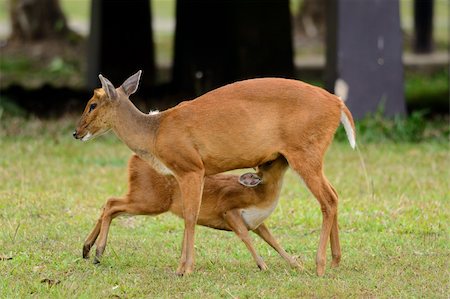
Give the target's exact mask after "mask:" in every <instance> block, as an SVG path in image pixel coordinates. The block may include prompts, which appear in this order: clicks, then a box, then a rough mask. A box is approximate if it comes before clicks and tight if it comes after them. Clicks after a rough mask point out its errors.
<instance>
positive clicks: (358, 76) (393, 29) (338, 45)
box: [326, 0, 406, 118]
mask: <svg viewBox="0 0 450 299" xmlns="http://www.w3.org/2000/svg"><path fill="white" fill-rule="evenodd" d="M327 6H328V7H329V9H327V30H328V31H327V66H326V86H327V89H328V90H330V91H332V92H334V91H335V90H334V88H335V85H336V82H339V83H340V84H339V85H340V86H341V87H344V88H340V90H336V93H337V94H338V95H341V96H345V95H344V94H339V93H342V90H345V89H346V90H347V91H348V92H347V98H346V104H347V105H348V106H349V108H350V110H351V111H352V113H353V115H354V117H355V118H362V117H364V116H366V115H367V114H368V113H373V112H375V111H377V109H378V108H379V107H380V105H381V106H382V107H383V109H384V113H385V115H387V116H393V115H397V114H404V113H405V112H406V107H405V101H404V92H403V63H402V33H401V29H400V12H399V3H398V1H396V0H364V1H354V0H328V5H327Z"/></svg>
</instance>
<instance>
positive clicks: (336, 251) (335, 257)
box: [330, 184, 341, 268]
mask: <svg viewBox="0 0 450 299" xmlns="http://www.w3.org/2000/svg"><path fill="white" fill-rule="evenodd" d="M330 187H331V190H332V191H333V193H334V194H335V195H336V198H338V194H337V192H336V189H334V187H333V186H332V185H331V184H330ZM330 244H331V256H332V260H331V267H332V268H335V267H337V266H339V263H340V262H341V245H340V243H339V226H338V214H337V212H336V215H334V221H333V226H332V227H331V234H330Z"/></svg>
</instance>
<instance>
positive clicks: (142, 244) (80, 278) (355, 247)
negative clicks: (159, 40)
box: [0, 117, 450, 298]
mask: <svg viewBox="0 0 450 299" xmlns="http://www.w3.org/2000/svg"><path fill="white" fill-rule="evenodd" d="M74 123H75V119H74V118H70V117H69V118H65V119H64V120H58V121H41V120H36V119H29V120H24V119H23V118H17V117H16V118H11V117H6V118H5V117H3V118H2V119H1V122H0V152H1V153H2V154H1V155H0V182H1V184H0V227H1V230H0V294H2V296H1V297H2V298H23V297H34V296H37V297H41V298H42V297H43V298H67V297H71V298H73V297H80V298H98V297H102V298H105V297H116V298H133V297H170V298H185V297H187V298H194V297H195V298H199V297H200V298H216V297H233V298H237V297H239V298H254V297H266V298H286V297H294V298H299V297H342V298H347V297H384V298H398V297H408V298H409V297H427V298H447V297H448V289H449V274H450V273H449V270H448V269H449V265H448V261H449V245H448V244H449V238H448V236H449V229H448V220H449V216H450V215H449V214H450V213H449V212H450V211H449V207H448V199H449V198H450V191H449V190H450V188H449V183H448V182H449V178H450V173H449V171H450V167H449V166H450V165H449V158H450V155H449V147H448V138H447V139H445V138H440V139H428V142H421V143H411V142H392V141H390V140H389V139H384V138H381V139H378V140H375V139H372V141H371V142H366V141H365V140H367V138H366V137H364V135H363V141H361V142H360V148H361V152H362V155H363V157H364V160H365V165H366V168H367V177H366V175H365V173H364V171H363V170H362V168H361V164H360V160H359V157H358V154H357V152H355V151H352V150H351V149H350V147H349V146H348V144H347V143H346V142H343V141H340V138H339V139H338V140H337V141H336V142H334V143H333V145H332V146H331V148H330V150H329V152H328V154H327V156H326V173H327V176H328V178H329V179H330V181H332V182H333V184H334V186H335V187H336V189H337V190H338V192H339V194H340V199H341V200H340V211H339V217H340V220H339V221H340V229H341V234H340V237H341V243H342V244H341V245H342V250H343V260H342V263H341V266H340V267H339V268H337V269H329V268H328V269H327V272H326V275H325V276H324V277H323V278H318V277H316V276H315V275H313V273H314V269H315V266H314V256H315V251H316V249H317V245H318V237H319V231H318V230H319V228H320V224H321V213H320V209H319V206H318V204H317V202H316V200H315V199H314V198H313V197H312V196H311V195H310V194H309V192H308V191H307V190H306V188H305V187H304V186H303V184H302V183H300V181H299V180H298V179H297V177H296V176H295V175H294V174H293V173H292V172H288V174H287V175H286V179H285V185H284V187H283V190H282V194H281V201H280V204H279V206H278V207H277V209H276V210H275V212H274V214H273V215H272V216H271V217H270V218H269V219H268V221H267V223H268V225H269V227H271V228H272V230H273V232H274V235H275V236H276V237H277V238H278V239H279V241H280V243H281V244H282V245H283V246H284V248H286V250H287V251H288V252H289V253H291V254H294V255H295V256H297V257H298V259H299V260H301V261H302V262H303V264H304V266H305V270H304V271H297V270H292V269H290V268H288V266H287V264H285V262H284V261H283V260H282V259H281V258H280V257H279V256H278V255H277V254H276V253H275V252H274V251H273V250H272V249H271V248H269V247H268V246H266V244H263V242H261V241H260V240H259V239H257V238H256V237H253V240H254V242H255V245H256V247H257V250H258V252H259V253H260V254H261V255H262V256H263V258H264V259H265V261H266V263H267V264H268V266H269V268H270V270H269V271H267V272H260V271H259V270H258V268H257V267H256V265H255V264H254V262H253V260H252V258H251V256H250V254H249V253H248V251H247V250H246V248H245V246H244V245H243V244H242V242H240V241H239V240H238V238H236V237H235V236H234V235H233V234H231V233H227V232H221V231H215V230H211V229H206V228H201V227H198V229H197V238H196V272H195V274H193V275H192V276H190V277H185V278H179V277H176V276H175V274H174V271H175V268H176V266H177V262H178V258H179V254H180V247H181V237H182V230H183V223H182V221H181V220H180V219H178V218H176V217H174V216H171V215H169V214H167V215H161V216H158V217H135V218H119V219H117V220H115V221H114V222H113V225H112V228H111V234H110V239H109V243H108V247H107V249H106V252H105V256H104V259H103V261H102V264H100V265H99V266H94V265H92V264H91V262H90V261H86V260H83V259H82V258H81V247H82V243H83V241H84V238H85V237H86V235H87V234H88V232H89V230H90V229H91V227H92V225H93V224H94V222H95V220H96V218H97V217H98V215H99V213H100V207H101V206H102V204H103V203H104V201H105V200H106V199H107V198H108V197H110V196H112V195H120V194H123V193H124V192H125V191H126V172H125V166H126V161H127V159H128V157H129V156H130V151H129V150H128V149H127V148H126V147H125V146H124V145H123V144H122V143H120V142H119V141H118V140H117V139H116V138H115V137H114V136H112V135H111V134H109V135H106V136H103V137H101V138H98V139H96V140H93V141H90V142H88V143H80V142H77V141H75V140H73V139H72V138H71V136H70V132H71V130H72V129H73V127H74V125H75V124H74ZM359 126H361V125H359ZM365 134H366V133H365ZM447 137H448V135H447ZM328 258H330V257H328Z"/></svg>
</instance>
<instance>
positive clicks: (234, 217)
mask: <svg viewBox="0 0 450 299" xmlns="http://www.w3.org/2000/svg"><path fill="white" fill-rule="evenodd" d="M223 216H224V218H225V221H226V222H227V223H228V225H229V226H230V228H231V229H232V230H233V231H234V233H235V234H236V235H237V236H238V237H239V238H240V239H241V240H242V242H244V244H245V246H247V249H248V250H249V251H250V253H251V254H252V256H253V259H254V260H255V262H256V264H257V265H258V267H259V269H261V270H267V265H266V263H265V262H264V261H263V259H262V258H261V257H260V256H259V255H258V254H257V253H256V250H255V248H254V247H253V244H252V240H251V238H250V235H249V233H248V229H247V226H246V225H245V223H244V220H243V219H242V216H241V213H240V211H239V210H231V211H228V212H225V213H224V214H223Z"/></svg>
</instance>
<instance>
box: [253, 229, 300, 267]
mask: <svg viewBox="0 0 450 299" xmlns="http://www.w3.org/2000/svg"><path fill="white" fill-rule="evenodd" d="M253 231H254V232H255V233H256V234H257V235H258V236H260V237H261V238H262V239H263V240H264V241H266V243H267V244H269V245H270V246H271V247H272V248H273V249H275V250H276V251H277V252H278V253H279V254H280V255H281V257H282V258H284V259H285V260H286V261H287V262H288V264H289V265H290V266H291V267H294V268H302V266H301V265H300V264H299V263H298V262H297V260H296V259H295V258H294V257H293V256H291V255H289V254H288V253H287V252H286V251H285V250H284V249H283V248H282V247H281V246H280V244H278V242H277V240H276V239H275V237H274V236H273V235H272V233H271V232H270V230H269V229H268V228H267V226H266V225H265V224H264V223H261V224H260V225H259V226H258V227H257V228H256V229H254V230H253Z"/></svg>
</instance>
